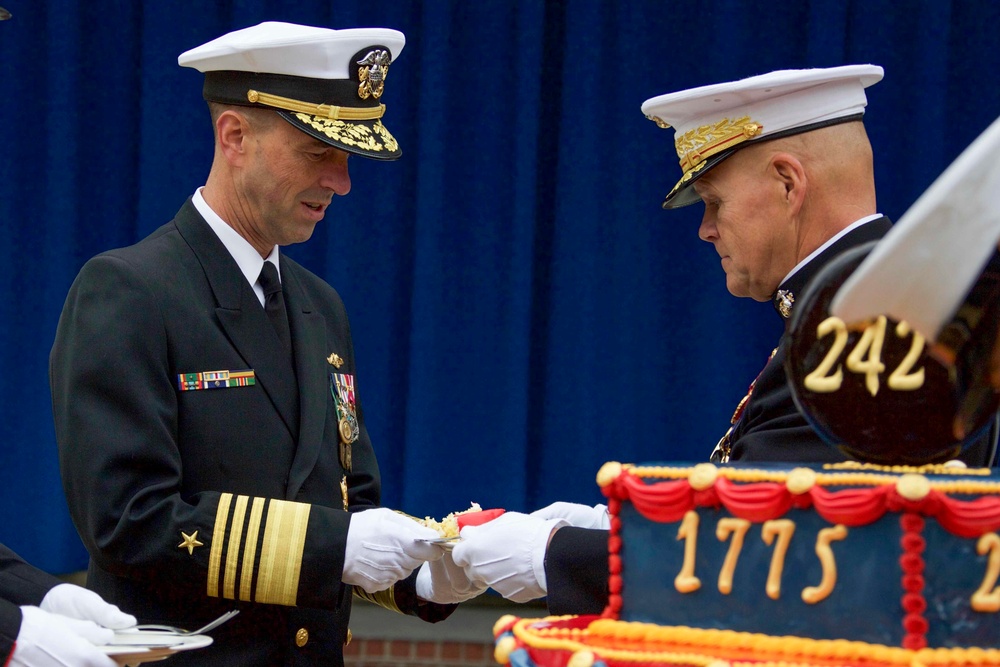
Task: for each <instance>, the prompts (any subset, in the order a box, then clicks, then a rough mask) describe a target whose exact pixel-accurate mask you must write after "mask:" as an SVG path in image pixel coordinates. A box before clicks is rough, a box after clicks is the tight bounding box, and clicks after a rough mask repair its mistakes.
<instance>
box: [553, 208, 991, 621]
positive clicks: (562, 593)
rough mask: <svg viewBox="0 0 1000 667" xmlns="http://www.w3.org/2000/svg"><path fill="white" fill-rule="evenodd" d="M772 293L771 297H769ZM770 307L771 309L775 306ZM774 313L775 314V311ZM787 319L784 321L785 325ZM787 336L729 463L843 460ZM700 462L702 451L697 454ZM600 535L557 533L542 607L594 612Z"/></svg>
mask: <svg viewBox="0 0 1000 667" xmlns="http://www.w3.org/2000/svg"><path fill="white" fill-rule="evenodd" d="M890 227H891V223H890V222H889V219H888V218H878V219H876V220H872V221H871V222H868V223H866V224H863V225H861V226H859V227H857V228H855V229H853V230H851V231H850V232H848V233H847V234H845V235H844V236H842V237H841V238H839V239H837V241H836V242H834V243H833V244H831V245H830V246H829V247H828V248H826V249H824V250H823V252H822V253H820V254H819V255H817V256H816V257H814V258H813V259H812V260H811V261H810V262H809V263H808V264H806V265H805V266H803V267H801V268H800V269H799V270H798V271H796V272H795V273H794V274H793V275H792V276H791V277H790V278H788V280H786V281H785V282H784V283H782V284H781V285H780V286H779V288H778V290H779V291H781V290H784V291H789V292H791V293H792V295H793V296H794V295H796V294H804V292H805V289H806V286H807V284H808V282H809V281H810V280H811V279H812V278H813V277H814V276H815V275H816V274H817V273H818V272H819V271H820V269H822V268H823V267H824V266H826V265H827V264H828V263H829V262H830V261H831V260H833V259H834V258H835V257H837V256H839V255H840V254H842V253H844V252H846V251H847V250H850V249H851V248H856V247H858V246H860V245H863V244H865V243H868V242H870V241H875V240H878V239H880V238H882V236H884V235H885V234H886V232H888V231H889V229H890ZM776 295H777V292H776ZM775 309H776V310H778V309H777V306H776V308H775ZM778 312H779V313H780V311H778ZM788 322H789V320H788V319H786V320H785V324H786V327H787V325H788ZM787 347H788V336H787V335H783V336H782V338H781V341H780V342H779V344H778V348H777V350H776V351H775V353H774V355H773V356H772V357H771V359H770V360H769V361H768V362H767V364H766V366H765V367H764V369H763V370H762V371H761V373H760V376H759V377H758V378H757V380H756V383H755V385H754V389H753V393H752V394H751V396H750V399H749V400H748V401H747V404H746V407H745V410H744V413H743V418H742V419H741V420H740V421H739V422H738V423H737V425H736V426H735V428H734V429H733V433H732V435H731V444H732V454H731V459H730V460H732V461H742V462H754V461H757V462H765V461H767V462H800V463H825V462H831V461H843V460H845V458H846V457H845V456H844V455H843V454H841V453H840V451H839V450H838V449H836V448H834V447H832V446H830V445H829V444H827V443H826V442H825V441H824V440H822V439H821V438H820V436H819V434H818V433H816V431H814V430H813V428H812V427H811V426H810V425H809V423H808V422H807V421H806V418H805V417H804V416H803V415H802V413H800V412H799V410H798V409H797V407H796V406H795V402H794V400H793V399H792V391H791V389H790V388H789V386H788V382H787V380H786V377H785V356H786V351H787ZM995 436H996V434H995V432H990V433H988V434H986V435H985V436H984V437H983V438H981V440H980V441H979V442H977V443H975V444H973V445H970V446H969V447H967V448H966V449H965V450H964V451H963V452H962V456H961V458H962V459H963V460H965V461H966V462H967V463H968V464H969V465H971V466H986V465H990V463H991V461H990V457H991V456H992V445H993V442H994V440H995ZM705 454H706V458H707V456H708V454H709V451H706V452H705ZM607 561H608V543H607V531H602V530H587V529H581V528H562V529H560V530H558V531H556V534H555V535H554V536H553V538H552V542H551V543H550V545H549V549H548V551H547V553H546V562H545V574H546V580H547V583H548V606H549V611H550V612H551V613H553V614H599V613H601V611H602V610H603V609H604V606H605V605H606V604H607V600H608V591H607V579H608V576H607V574H608V573H607Z"/></svg>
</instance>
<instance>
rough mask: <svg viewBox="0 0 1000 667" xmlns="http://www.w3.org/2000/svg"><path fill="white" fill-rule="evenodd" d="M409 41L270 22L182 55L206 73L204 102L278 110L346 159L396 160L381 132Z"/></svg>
mask: <svg viewBox="0 0 1000 667" xmlns="http://www.w3.org/2000/svg"><path fill="white" fill-rule="evenodd" d="M405 43H406V38H405V37H404V36H403V33H401V32H399V31H398V30H391V29H388V28H352V29H345V30H333V29H330V28H315V27H312V26H304V25H296V24H294V23H280V22H274V21H269V22H265V23H261V24H259V25H255V26H252V27H250V28H244V29H242V30H236V31H234V32H230V33H228V34H225V35H223V36H222V37H219V38H217V39H213V40H212V41H210V42H207V43H205V44H202V45H201V46H198V47H195V48H193V49H191V50H189V51H185V52H184V53H182V54H181V55H180V56H179V57H178V58H177V63H178V64H179V65H181V66H182V67H193V68H194V69H197V70H198V71H200V72H204V73H205V87H204V90H203V95H204V97H205V99H206V100H209V101H213V102H220V103H223V104H234V105H240V106H254V107H257V106H263V107H269V108H273V109H275V110H276V111H277V112H278V114H279V115H281V116H282V117H283V118H284V119H285V120H287V121H288V122H289V123H291V124H292V125H294V126H295V127H297V128H298V129H300V130H302V131H303V132H306V133H307V134H310V135H312V136H314V137H316V138H317V139H319V140H320V141H324V142H326V143H328V144H330V145H332V146H335V147H337V148H340V149H342V150H344V151H347V152H349V153H356V154H359V155H363V156H365V157H371V158H375V159H382V160H393V159H396V158H398V157H399V155H400V150H399V145H398V144H397V142H396V139H395V138H394V137H393V136H392V135H391V134H390V133H389V131H388V130H387V129H386V128H385V126H383V125H382V120H381V119H382V115H383V114H384V113H385V105H384V104H382V103H381V101H380V99H381V97H382V94H383V93H384V90H385V81H386V76H387V75H388V71H389V66H390V65H391V64H392V63H393V62H395V60H396V58H397V57H399V53H400V52H401V51H402V50H403V45H404V44H405Z"/></svg>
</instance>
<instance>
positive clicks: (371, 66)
mask: <svg viewBox="0 0 1000 667" xmlns="http://www.w3.org/2000/svg"><path fill="white" fill-rule="evenodd" d="M391 63H392V56H391V55H390V54H389V52H388V51H387V50H385V49H374V50H372V51H369V52H368V53H367V54H366V55H365V57H364V58H362V59H361V60H359V61H358V65H360V66H361V67H360V68H359V69H358V78H359V79H360V80H361V85H359V86H358V97H360V98H361V99H363V100H367V99H368V98H369V97H374V98H375V99H378V98H380V97H382V91H383V89H384V88H385V78H386V76H388V75H389V65H390V64H391Z"/></svg>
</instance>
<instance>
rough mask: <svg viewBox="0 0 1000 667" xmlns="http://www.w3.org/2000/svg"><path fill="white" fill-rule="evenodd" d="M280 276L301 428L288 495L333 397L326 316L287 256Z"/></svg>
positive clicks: (319, 439)
mask: <svg viewBox="0 0 1000 667" xmlns="http://www.w3.org/2000/svg"><path fill="white" fill-rule="evenodd" d="M281 278H282V282H283V284H284V286H285V294H286V296H287V297H288V320H289V326H290V327H291V330H292V348H293V349H294V350H295V366H296V368H295V372H296V375H297V376H298V380H299V402H300V405H299V410H300V413H299V414H300V420H299V423H300V424H301V432H300V437H299V446H298V448H297V449H296V450H295V459H294V460H293V461H292V470H291V473H290V474H289V476H288V497H289V498H294V497H295V496H296V494H297V493H298V492H299V489H300V488H301V487H302V484H303V483H304V482H305V480H306V478H307V477H308V476H309V473H310V472H312V470H313V467H314V466H315V465H316V459H317V458H319V454H320V451H321V450H322V447H323V431H324V429H325V428H326V416H327V410H328V407H329V404H330V401H332V400H333V399H332V398H331V395H330V389H329V386H328V373H327V364H326V358H325V356H324V353H325V351H326V345H325V340H326V318H325V317H323V315H321V314H320V313H319V312H318V310H317V309H315V308H314V307H313V304H312V301H311V299H310V298H309V297H308V295H307V294H306V293H305V291H304V290H303V289H302V284H301V283H300V282H299V279H298V269H297V267H296V265H295V264H293V263H292V262H291V261H290V260H288V259H287V258H282V262H281ZM333 446H336V445H333Z"/></svg>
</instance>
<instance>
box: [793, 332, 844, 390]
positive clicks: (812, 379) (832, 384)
mask: <svg viewBox="0 0 1000 667" xmlns="http://www.w3.org/2000/svg"><path fill="white" fill-rule="evenodd" d="M831 333H832V334H834V335H835V337H834V339H833V346H832V347H831V348H830V351H829V352H827V353H826V356H825V357H823V361H821V362H820V364H819V366H817V367H816V370H814V371H813V372H812V373H810V374H809V375H807V376H806V379H805V380H804V381H803V384H804V385H805V386H806V389H809V390H811V391H815V392H816V393H819V394H828V393H830V392H833V391H837V390H838V389H840V384H841V383H842V382H843V381H844V371H842V370H841V368H840V366H839V365H838V366H837V372H836V373H834V374H833V375H830V374H829V373H830V369H831V368H833V364H834V362H836V361H837V358H838V357H840V353H841V352H843V351H844V347H845V346H846V345H847V325H845V324H844V321H843V320H842V319H840V318H839V317H828V318H826V319H825V320H823V321H822V322H820V323H819V326H818V327H816V340H819V339H821V338H824V337H826V336H827V335H828V334H831Z"/></svg>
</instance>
